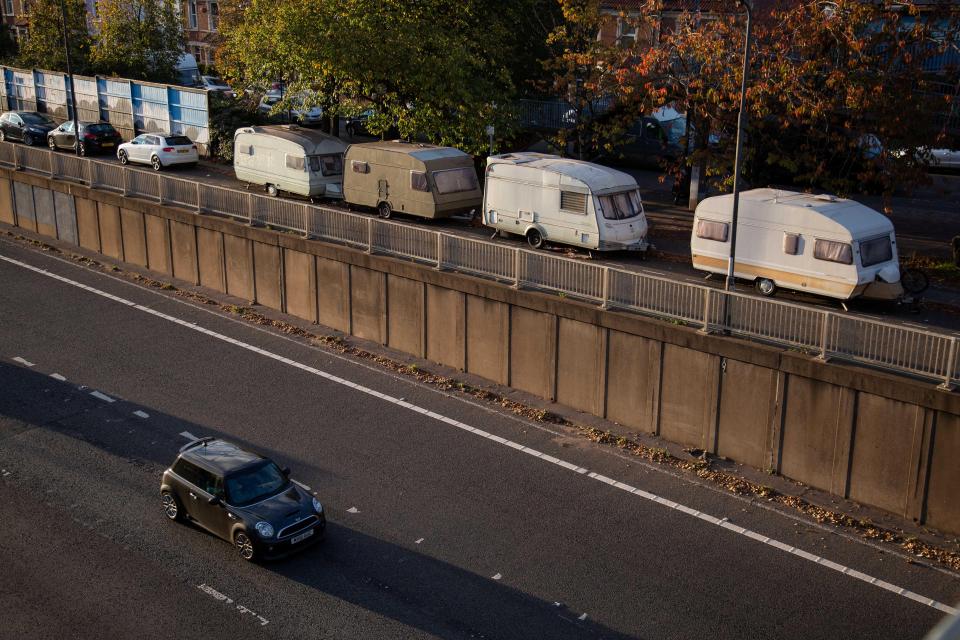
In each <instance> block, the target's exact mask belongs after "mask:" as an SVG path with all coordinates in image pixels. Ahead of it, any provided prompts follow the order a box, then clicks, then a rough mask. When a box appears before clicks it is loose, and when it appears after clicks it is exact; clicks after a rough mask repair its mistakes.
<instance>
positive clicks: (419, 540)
mask: <svg viewBox="0 0 960 640" xmlns="http://www.w3.org/2000/svg"><path fill="white" fill-rule="evenodd" d="M423 540H424V539H423V538H418V539H417V540H416V542H414V544H420V543H421V542H423Z"/></svg>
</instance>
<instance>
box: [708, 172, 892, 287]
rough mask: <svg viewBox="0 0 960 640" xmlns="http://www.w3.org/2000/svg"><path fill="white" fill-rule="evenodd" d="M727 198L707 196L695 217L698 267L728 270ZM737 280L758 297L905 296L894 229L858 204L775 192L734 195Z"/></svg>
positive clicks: (729, 209)
mask: <svg viewBox="0 0 960 640" xmlns="http://www.w3.org/2000/svg"><path fill="white" fill-rule="evenodd" d="M732 211H733V195H730V194H728V195H722V196H715V197H712V198H707V199H705V200H703V201H702V202H701V203H700V204H699V205H698V206H697V210H696V213H695V214H694V220H693V232H692V234H691V238H690V253H691V254H692V256H693V266H694V268H696V269H700V270H703V271H709V272H711V273H721V274H725V273H727V263H728V259H729V256H730V221H731V218H732ZM737 227H738V231H737V248H736V266H735V270H734V272H735V275H736V277H738V278H742V279H744V280H751V281H753V282H754V283H755V284H756V287H757V289H758V290H759V291H760V293H762V294H763V295H768V296H769V295H773V294H774V293H775V292H776V290H777V288H778V287H779V288H783V289H794V290H796V291H808V292H810V293H816V294H819V295H822V296H829V297H831V298H839V299H841V300H847V299H849V298H855V297H857V296H862V297H865V298H878V299H885V300H895V299H898V298H899V297H900V296H902V295H903V287H902V286H901V285H900V266H899V262H898V259H897V241H896V238H895V237H894V233H893V224H892V223H891V222H890V219H889V218H887V217H886V216H884V215H883V214H881V213H879V212H877V211H874V210H873V209H870V208H869V207H866V206H864V205H862V204H860V203H859V202H854V201H853V200H846V199H843V198H837V197H835V196H831V195H811V194H808V193H797V192H794V191H778V190H775V189H753V190H751V191H744V192H742V193H741V194H740V207H739V213H738V215H737Z"/></svg>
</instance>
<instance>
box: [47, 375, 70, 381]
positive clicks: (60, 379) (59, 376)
mask: <svg viewBox="0 0 960 640" xmlns="http://www.w3.org/2000/svg"><path fill="white" fill-rule="evenodd" d="M50 377H51V378H53V379H54V380H59V381H60V382H66V381H67V379H66V378H64V377H63V376H62V375H60V374H59V373H51V374H50Z"/></svg>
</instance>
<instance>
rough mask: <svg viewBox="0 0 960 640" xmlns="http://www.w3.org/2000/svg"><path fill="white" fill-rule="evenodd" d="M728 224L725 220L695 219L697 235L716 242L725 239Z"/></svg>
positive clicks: (724, 240)
mask: <svg viewBox="0 0 960 640" xmlns="http://www.w3.org/2000/svg"><path fill="white" fill-rule="evenodd" d="M729 228H730V227H729V225H728V224H727V223H726V222H714V221H712V220H697V237H698V238H703V239H704V240H716V241H717V242H726V241H727V230H728V229H729Z"/></svg>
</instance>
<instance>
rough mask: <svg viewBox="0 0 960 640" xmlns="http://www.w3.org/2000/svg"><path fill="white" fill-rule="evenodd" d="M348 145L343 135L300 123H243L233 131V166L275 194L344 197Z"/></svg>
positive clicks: (240, 174) (241, 175) (240, 177)
mask: <svg viewBox="0 0 960 640" xmlns="http://www.w3.org/2000/svg"><path fill="white" fill-rule="evenodd" d="M346 149H347V145H345V144H344V143H343V142H342V141H341V140H340V138H335V137H334V136H331V135H328V134H326V133H322V132H320V131H314V130H312V129H304V128H302V127H298V126H297V125H275V126H269V127H243V128H241V129H237V131H236V132H235V133H234V134H233V170H234V172H235V173H236V174H237V180H244V181H246V182H252V183H253V184H259V185H263V186H264V188H265V189H266V190H267V193H269V194H270V195H272V196H275V195H277V194H278V193H279V192H280V191H286V192H289V193H296V194H298V195H301V196H307V197H311V198H312V197H315V196H323V197H327V198H342V197H343V188H342V185H343V152H344V151H346Z"/></svg>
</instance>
